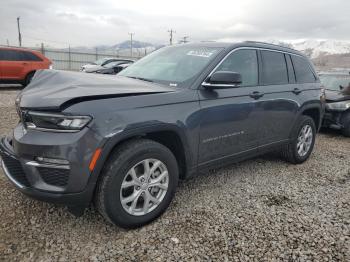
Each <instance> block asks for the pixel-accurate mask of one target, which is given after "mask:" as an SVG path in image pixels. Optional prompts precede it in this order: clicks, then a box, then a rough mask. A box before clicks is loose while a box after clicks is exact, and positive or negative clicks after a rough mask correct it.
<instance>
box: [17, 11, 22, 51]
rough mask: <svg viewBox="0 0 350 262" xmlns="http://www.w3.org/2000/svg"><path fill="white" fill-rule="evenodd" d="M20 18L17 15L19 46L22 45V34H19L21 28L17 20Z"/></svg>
mask: <svg viewBox="0 0 350 262" xmlns="http://www.w3.org/2000/svg"><path fill="white" fill-rule="evenodd" d="M20 19H21V18H20V17H17V29H18V44H19V46H22V35H21V28H20V25H19V20H20Z"/></svg>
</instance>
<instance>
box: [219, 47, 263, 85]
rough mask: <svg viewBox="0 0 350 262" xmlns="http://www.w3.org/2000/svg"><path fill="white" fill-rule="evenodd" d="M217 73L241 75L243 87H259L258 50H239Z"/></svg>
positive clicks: (229, 57)
mask: <svg viewBox="0 0 350 262" xmlns="http://www.w3.org/2000/svg"><path fill="white" fill-rule="evenodd" d="M216 71H231V72H236V73H240V74H241V76H242V84H241V86H256V85H258V58H257V53H256V50H237V51H235V52H233V53H231V54H230V55H229V56H228V57H227V58H226V59H225V60H224V61H223V62H222V63H221V64H220V66H219V67H218V68H217V69H216Z"/></svg>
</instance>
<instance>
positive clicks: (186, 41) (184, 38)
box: [180, 36, 189, 44]
mask: <svg viewBox="0 0 350 262" xmlns="http://www.w3.org/2000/svg"><path fill="white" fill-rule="evenodd" d="M188 38H189V36H184V37H182V40H181V41H180V43H184V44H186V43H188V42H189V41H188V40H187V39H188Z"/></svg>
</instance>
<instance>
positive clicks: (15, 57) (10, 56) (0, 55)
mask: <svg viewBox="0 0 350 262" xmlns="http://www.w3.org/2000/svg"><path fill="white" fill-rule="evenodd" d="M0 60H2V61H23V58H22V52H20V51H17V50H6V49H2V50H0Z"/></svg>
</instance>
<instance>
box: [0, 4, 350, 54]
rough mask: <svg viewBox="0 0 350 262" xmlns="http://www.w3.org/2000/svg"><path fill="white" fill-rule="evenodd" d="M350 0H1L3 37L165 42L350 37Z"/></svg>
mask: <svg viewBox="0 0 350 262" xmlns="http://www.w3.org/2000/svg"><path fill="white" fill-rule="evenodd" d="M349 11H350V1H349V0H318V1H311V0H293V1H292V0H289V1H285V0H280V1H278V0H244V1H242V0H239V1H237V0H215V1H203V0H202V1H190V0H175V1H167V0H119V1H115V0H98V1H96V0H56V1H54V0H53V1H50V0H32V1H28V0H1V1H0V44H6V43H7V41H9V43H10V45H17V44H18V35H17V23H16V18H17V17H18V16H20V23H21V31H22V38H23V45H24V46H33V45H38V44H40V43H41V42H44V43H45V44H46V45H49V46H57V47H63V46H68V45H70V46H98V45H114V44H117V43H119V42H121V41H124V40H127V39H129V34H128V33H130V32H132V33H134V34H135V35H134V39H135V40H138V41H144V42H151V43H157V44H166V43H168V42H169V33H168V30H169V29H174V30H175V34H174V41H175V42H177V41H178V40H180V39H181V38H182V37H184V36H188V37H189V40H190V41H204V40H224V41H239V40H261V41H264V40H296V39H333V40H334V39H335V40H350V34H349V32H350V13H349Z"/></svg>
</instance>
